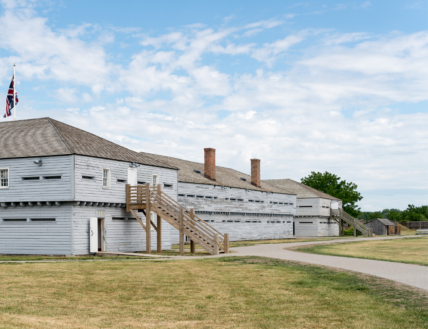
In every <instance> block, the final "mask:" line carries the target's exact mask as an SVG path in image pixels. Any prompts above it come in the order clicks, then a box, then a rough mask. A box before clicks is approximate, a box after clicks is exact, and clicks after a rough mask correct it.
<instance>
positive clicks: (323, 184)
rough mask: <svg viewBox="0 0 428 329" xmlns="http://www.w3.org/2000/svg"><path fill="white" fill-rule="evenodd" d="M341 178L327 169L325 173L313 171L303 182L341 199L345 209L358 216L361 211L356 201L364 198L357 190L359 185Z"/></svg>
mask: <svg viewBox="0 0 428 329" xmlns="http://www.w3.org/2000/svg"><path fill="white" fill-rule="evenodd" d="M340 179H341V178H340V177H338V176H336V175H334V174H331V173H329V172H327V171H326V172H325V173H320V172H314V171H312V172H311V174H310V175H309V176H307V177H304V178H302V179H301V182H302V183H303V184H305V185H308V186H310V187H313V188H314V189H317V190H318V191H321V192H324V193H327V194H330V195H332V196H334V197H336V198H338V199H341V200H342V207H343V210H345V211H346V212H347V213H348V214H350V215H352V216H354V217H358V215H359V214H361V211H360V208H359V207H358V206H357V204H356V203H357V202H358V201H361V200H362V199H363V197H362V196H361V194H360V193H359V192H358V191H357V187H358V186H357V185H356V184H354V183H352V182H349V183H348V182H347V181H345V180H340Z"/></svg>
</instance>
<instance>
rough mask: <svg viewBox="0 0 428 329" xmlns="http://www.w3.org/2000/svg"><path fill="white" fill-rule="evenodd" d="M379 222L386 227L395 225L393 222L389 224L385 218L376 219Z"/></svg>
mask: <svg viewBox="0 0 428 329" xmlns="http://www.w3.org/2000/svg"><path fill="white" fill-rule="evenodd" d="M377 220H378V221H379V222H381V223H382V224H383V225H386V226H395V224H394V223H393V222H391V221H390V220H389V219H387V218H378V219H377Z"/></svg>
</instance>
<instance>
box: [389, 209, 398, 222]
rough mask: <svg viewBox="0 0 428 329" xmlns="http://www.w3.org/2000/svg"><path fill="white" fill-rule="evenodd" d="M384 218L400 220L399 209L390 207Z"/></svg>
mask: <svg viewBox="0 0 428 329" xmlns="http://www.w3.org/2000/svg"><path fill="white" fill-rule="evenodd" d="M386 218H388V219H390V220H394V221H396V222H401V210H398V209H390V210H389V212H388V213H387V214H386Z"/></svg>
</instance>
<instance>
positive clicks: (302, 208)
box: [296, 198, 330, 216]
mask: <svg viewBox="0 0 428 329" xmlns="http://www.w3.org/2000/svg"><path fill="white" fill-rule="evenodd" d="M329 201H330V200H329ZM321 209H322V208H321V204H320V198H313V199H297V209H296V210H297V213H296V215H297V216H321ZM329 210H330V209H329ZM326 216H330V211H329V212H328V215H326Z"/></svg>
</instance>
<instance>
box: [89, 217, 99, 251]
mask: <svg viewBox="0 0 428 329" xmlns="http://www.w3.org/2000/svg"><path fill="white" fill-rule="evenodd" d="M89 252H98V218H97V217H91V218H90V219H89Z"/></svg>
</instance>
